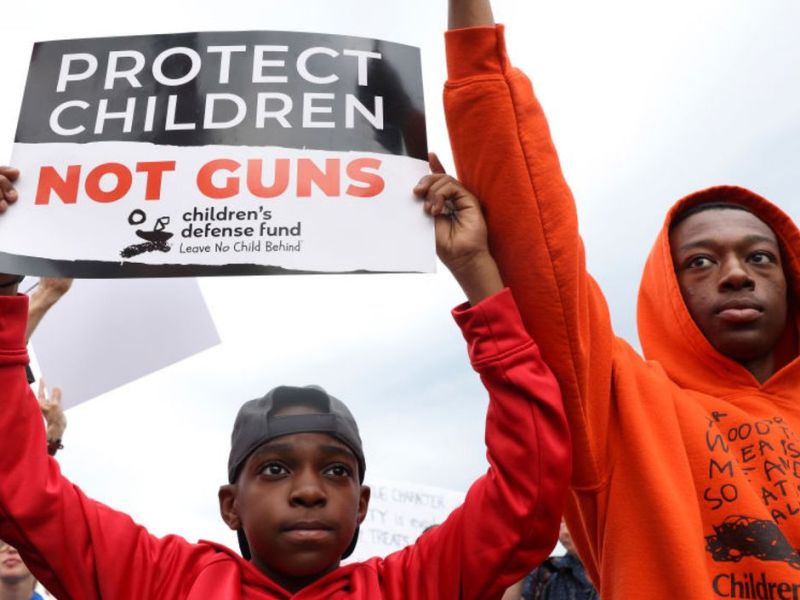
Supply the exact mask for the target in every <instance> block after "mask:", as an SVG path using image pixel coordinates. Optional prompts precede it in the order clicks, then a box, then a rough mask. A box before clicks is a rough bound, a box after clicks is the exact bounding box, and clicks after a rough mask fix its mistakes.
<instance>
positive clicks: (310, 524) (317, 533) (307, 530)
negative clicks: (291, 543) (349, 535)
mask: <svg viewBox="0 0 800 600" xmlns="http://www.w3.org/2000/svg"><path fill="white" fill-rule="evenodd" d="M281 531H282V532H283V533H284V535H286V536H287V537H289V538H290V539H293V540H296V541H298V542H301V541H320V540H324V539H326V538H328V537H330V536H331V535H333V527H331V526H330V525H328V524H327V523H325V522H324V521H294V522H292V523H287V524H286V525H284V526H283V527H281Z"/></svg>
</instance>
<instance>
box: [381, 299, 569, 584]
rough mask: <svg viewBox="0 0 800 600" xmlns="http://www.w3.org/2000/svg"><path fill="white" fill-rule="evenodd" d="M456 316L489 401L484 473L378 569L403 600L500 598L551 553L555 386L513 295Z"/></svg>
mask: <svg viewBox="0 0 800 600" xmlns="http://www.w3.org/2000/svg"><path fill="white" fill-rule="evenodd" d="M453 315H454V317H455V319H456V321H457V322H458V324H459V325H460V326H461V328H462V331H463V333H464V337H465V339H466V341H467V345H468V347H469V356H470V360H471V362H472V366H473V368H474V369H475V370H476V371H477V372H478V373H479V375H480V377H481V381H482V382H483V384H484V386H485V387H486V390H487V391H488V392H489V398H490V400H489V409H488V412H487V416H486V447H487V458H488V460H489V470H488V472H487V473H486V475H484V476H483V477H481V478H480V479H478V480H477V481H476V482H475V483H474V484H473V485H472V487H471V488H470V489H469V492H468V493H467V497H466V499H465V501H464V504H463V505H462V506H461V507H459V508H458V509H456V510H455V511H454V512H453V513H452V514H451V515H450V516H449V517H448V519H447V520H446V521H445V522H444V523H443V524H442V525H440V526H439V527H436V528H434V529H433V530H431V531H429V532H428V533H426V534H425V535H423V536H422V537H421V538H420V539H419V541H418V542H417V543H416V544H415V545H413V546H411V547H409V548H407V549H405V550H403V551H401V552H398V553H396V554H393V555H390V556H389V557H387V559H386V561H385V563H384V566H385V568H386V569H387V573H388V574H390V573H392V572H395V573H396V575H395V576H396V577H397V578H398V579H402V581H403V584H402V585H403V589H402V592H404V593H405V597H408V598H461V599H463V600H471V599H476V600H477V599H479V598H495V597H498V598H499V597H500V596H501V595H502V593H503V590H505V588H507V587H509V586H510V585H511V584H513V583H516V582H517V581H519V580H520V579H522V578H523V577H524V576H525V575H527V574H528V573H529V572H530V571H531V569H532V568H533V567H534V566H536V565H537V564H539V563H540V562H541V561H542V560H544V559H545V558H546V557H547V556H548V554H549V553H550V551H551V550H552V548H553V547H554V546H555V543H556V539H557V538H558V529H559V522H560V519H561V514H562V512H563V508H564V500H565V496H566V493H567V486H568V484H569V476H570V450H569V448H570V443H569V430H568V428H567V423H566V417H565V416H564V412H563V408H562V405H561V394H560V393H559V390H558V384H557V383H556V381H555V378H554V377H553V374H552V373H551V372H550V370H549V369H548V368H547V365H545V364H544V362H543V361H542V359H541V356H540V355H539V351H538V349H537V348H536V345H535V344H534V343H533V342H532V341H531V339H530V336H529V335H528V334H527V333H526V331H525V329H524V327H523V325H522V321H521V319H520V317H519V313H518V311H517V308H516V305H515V304H514V300H513V298H512V296H511V293H510V291H508V290H504V291H502V292H500V293H499V294H496V295H495V296H492V297H490V298H487V299H486V300H484V301H483V302H481V303H479V304H478V305H476V306H474V307H468V306H462V307H459V308H457V309H455V310H454V311H453ZM444 459H445V460H446V457H445V458H444ZM390 578H391V575H390ZM395 591H400V590H395Z"/></svg>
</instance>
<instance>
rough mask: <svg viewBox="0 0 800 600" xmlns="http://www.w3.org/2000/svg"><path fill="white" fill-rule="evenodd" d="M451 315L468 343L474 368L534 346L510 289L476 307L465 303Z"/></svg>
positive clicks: (490, 297)
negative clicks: (509, 353) (528, 346)
mask: <svg viewBox="0 0 800 600" xmlns="http://www.w3.org/2000/svg"><path fill="white" fill-rule="evenodd" d="M452 314H453V318H454V319H455V320H456V323H458V326H459V327H460V328H461V332H462V333H463V335H464V339H465V340H466V341H467V346H468V348H469V358H470V361H471V362H472V364H473V365H475V364H477V363H481V362H484V361H487V360H490V359H493V358H496V357H499V356H502V355H504V354H506V353H508V352H513V351H516V350H519V349H520V348H521V347H522V346H526V345H529V344H531V343H532V342H531V337H530V336H529V335H528V332H527V331H525V326H524V325H523V324H522V317H520V314H519V310H518V309H517V304H516V302H515V301H514V297H513V296H512V295H511V290H509V289H508V288H505V289H504V290H502V291H500V292H497V293H496V294H494V295H493V296H489V297H488V298H486V299H485V300H483V301H481V302H479V303H478V304H476V305H475V306H470V305H469V303H466V302H465V303H464V304H461V305H459V306H457V307H456V308H454V309H453V311H452Z"/></svg>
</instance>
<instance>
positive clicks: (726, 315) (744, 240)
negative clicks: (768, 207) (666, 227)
mask: <svg viewBox="0 0 800 600" xmlns="http://www.w3.org/2000/svg"><path fill="white" fill-rule="evenodd" d="M670 247H671V249H672V261H673V264H674V266H675V273H676V275H677V278H678V284H679V286H680V289H681V294H682V295H683V300H684V302H685V303H686V307H687V308H688V309H689V313H690V314H691V316H692V319H694V322H695V323H696V324H697V326H698V327H699V328H700V331H702V332H703V335H705V336H706V338H707V339H708V341H709V342H711V345H712V346H714V348H716V349H717V350H718V351H719V352H720V353H722V354H724V355H725V356H727V357H729V358H732V359H734V360H736V361H738V362H740V363H742V364H745V366H747V365H748V364H749V363H753V362H755V361H759V360H762V359H765V358H766V357H771V356H772V352H773V350H774V348H775V345H776V344H777V342H778V340H779V339H780V337H781V335H782V334H783V331H784V327H785V325H786V313H787V300H786V277H785V275H784V272H783V265H782V263H781V255H780V247H779V245H778V241H777V238H776V237H775V234H774V233H773V231H772V229H770V227H769V226H768V225H767V224H766V223H764V222H763V221H762V220H761V219H759V218H758V217H756V216H755V215H753V214H751V213H749V212H746V211H743V210H736V209H724V208H723V209H716V208H714V209H708V210H705V211H702V212H699V213H695V214H694V215H691V216H690V217H687V218H686V219H685V220H684V221H682V222H681V223H679V224H678V225H676V226H675V228H674V229H673V230H672V232H670Z"/></svg>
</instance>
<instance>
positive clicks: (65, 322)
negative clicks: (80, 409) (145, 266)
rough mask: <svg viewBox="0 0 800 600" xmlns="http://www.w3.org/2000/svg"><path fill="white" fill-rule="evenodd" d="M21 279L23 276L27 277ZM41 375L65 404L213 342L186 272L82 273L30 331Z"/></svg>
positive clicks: (204, 311) (214, 338)
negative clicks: (91, 276) (128, 276)
mask: <svg viewBox="0 0 800 600" xmlns="http://www.w3.org/2000/svg"><path fill="white" fill-rule="evenodd" d="M26 282H27V280H26ZM31 342H32V345H33V350H34V353H35V357H36V360H37V362H38V363H39V369H40V371H41V376H42V377H43V378H44V379H45V381H46V382H47V384H48V387H50V386H57V387H60V388H61V389H62V391H63V396H62V404H63V406H64V408H70V407H72V406H75V405H77V404H80V403H82V402H86V401H87V400H91V399H92V398H95V397H97V396H99V395H101V394H104V393H106V392H108V391H110V390H113V389H116V388H118V387H120V386H122V385H124V384H126V383H130V382H131V381H134V380H136V379H138V378H140V377H144V376H145V375H149V374H150V373H153V372H154V371H157V370H159V369H163V368H164V367H166V366H169V365H171V364H173V363H176V362H178V361H180V360H183V359H184V358H187V357H189V356H193V355H194V354H197V353H198V352H202V351H203V350H207V349H208V348H211V347H213V346H215V345H217V344H219V342H220V338H219V335H218V333H217V328H216V326H215V325H214V321H213V319H212V318H211V314H210V312H209V310H208V306H207V305H206V302H205V300H204V298H203V294H202V292H201V291H200V286H199V285H198V284H197V280H196V279H193V278H188V277H187V278H176V279H135V280H118V281H104V280H82V281H78V282H76V283H75V284H74V285H73V286H72V289H71V290H70V291H69V293H68V294H66V295H65V296H64V297H63V298H62V299H61V300H59V302H58V303H57V304H56V305H55V306H53V308H51V309H50V314H49V315H48V316H47V318H45V319H43V320H42V322H41V323H40V324H39V326H38V327H37V328H36V332H35V333H34V335H33V337H32V338H31Z"/></svg>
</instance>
